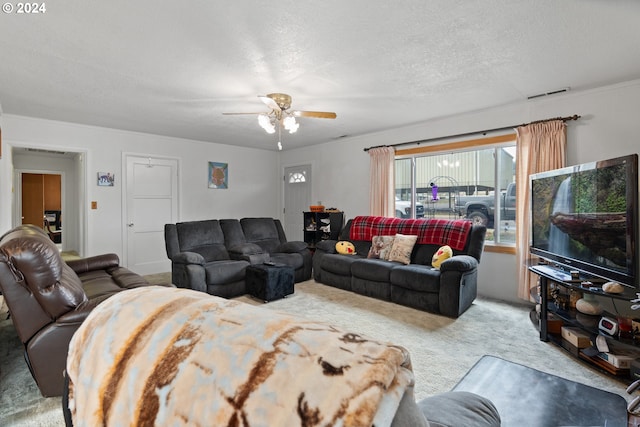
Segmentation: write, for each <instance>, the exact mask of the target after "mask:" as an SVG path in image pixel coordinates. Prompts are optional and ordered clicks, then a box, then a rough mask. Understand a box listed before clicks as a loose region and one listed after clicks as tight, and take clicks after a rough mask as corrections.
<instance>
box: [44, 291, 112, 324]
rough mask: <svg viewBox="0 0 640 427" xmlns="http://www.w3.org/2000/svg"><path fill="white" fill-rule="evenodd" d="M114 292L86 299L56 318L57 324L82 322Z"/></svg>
mask: <svg viewBox="0 0 640 427" xmlns="http://www.w3.org/2000/svg"><path fill="white" fill-rule="evenodd" d="M112 295H113V293H110V294H106V295H100V296H99V297H97V298H92V299H90V300H86V301H85V302H83V303H81V304H80V305H78V306H77V307H76V308H75V309H73V310H71V311H68V312H67V313H64V314H63V315H62V316H60V317H58V318H57V319H56V323H57V324H59V325H60V324H69V323H71V324H73V323H78V324H80V323H82V322H83V321H84V319H86V318H87V316H88V315H89V313H91V311H92V310H93V309H94V308H96V307H97V306H98V304H100V303H101V302H103V301H104V300H106V299H107V298H109V297H110V296H112Z"/></svg>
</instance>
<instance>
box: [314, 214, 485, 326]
mask: <svg viewBox="0 0 640 427" xmlns="http://www.w3.org/2000/svg"><path fill="white" fill-rule="evenodd" d="M354 224H355V226H356V227H359V228H358V230H356V232H355V233H354V229H353V227H354ZM372 225H374V226H372ZM416 230H419V231H418V232H416V233H417V234H418V235H419V236H418V243H416V244H415V246H414V247H413V251H412V253H411V259H410V263H409V264H407V265H405V264H402V263H399V262H395V261H387V260H384V259H370V258H368V257H367V256H368V253H369V250H370V249H371V243H372V239H371V236H372V235H375V234H376V233H380V234H379V235H390V236H393V235H395V234H396V232H398V233H402V232H405V233H406V234H414V233H413V232H414V231H416ZM407 231H408V232H407ZM485 234H486V227H485V226H483V225H472V224H471V223H470V222H468V221H464V220H434V219H421V220H415V219H399V218H384V217H366V216H361V217H356V218H354V219H351V220H349V221H348V222H347V224H346V225H345V227H344V228H343V229H342V230H341V232H340V237H339V239H340V240H342V241H350V242H351V243H353V245H354V246H355V249H356V254H355V255H341V254H338V253H337V251H336V248H335V245H336V243H337V241H335V240H325V241H322V242H319V243H318V244H317V245H316V252H315V254H314V257H313V277H314V279H315V280H316V282H319V283H324V284H326V285H331V286H335V287H338V288H342V289H345V290H349V291H353V292H356V293H359V294H362V295H366V296H370V297H374V298H378V299H382V300H385V301H392V302H395V303H397V304H401V305H405V306H408V307H413V308H417V309H419V310H423V311H428V312H431V313H437V314H443V315H445V316H449V317H458V316H460V315H461V314H462V313H464V312H465V311H466V310H467V309H468V308H469V307H470V306H471V303H472V302H473V300H474V299H475V298H476V295H477V273H478V270H477V267H478V263H479V262H480V256H481V255H482V251H483V248H484V238H485ZM364 235H366V236H368V238H367V239H363V238H362V236H364ZM451 237H455V239H454V240H455V242H454V241H453V240H452V239H450V238H451ZM429 239H430V240H429ZM440 239H441V240H440ZM421 241H424V242H428V243H420V242H421ZM446 244H449V245H452V246H453V247H452V249H453V255H454V256H453V257H451V258H449V259H448V260H446V261H444V262H443V263H442V265H441V266H440V269H435V268H433V267H432V266H431V260H432V257H433V254H434V253H435V252H436V251H437V250H438V249H439V248H440V246H443V245H446Z"/></svg>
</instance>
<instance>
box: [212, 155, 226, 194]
mask: <svg viewBox="0 0 640 427" xmlns="http://www.w3.org/2000/svg"><path fill="white" fill-rule="evenodd" d="M209 188H223V189H224V188H229V164H228V163H218V162H209Z"/></svg>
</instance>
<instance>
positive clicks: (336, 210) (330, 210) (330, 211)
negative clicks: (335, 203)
mask: <svg viewBox="0 0 640 427" xmlns="http://www.w3.org/2000/svg"><path fill="white" fill-rule="evenodd" d="M324 211H325V212H328V213H340V212H342V211H341V210H340V209H338V208H326V209H325V210H324Z"/></svg>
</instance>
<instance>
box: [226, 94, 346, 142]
mask: <svg viewBox="0 0 640 427" xmlns="http://www.w3.org/2000/svg"><path fill="white" fill-rule="evenodd" d="M258 98H260V100H261V101H262V102H264V103H265V105H266V106H267V107H269V108H270V109H271V111H269V112H259V113H222V114H224V115H240V114H256V115H257V116H258V123H259V124H260V126H261V127H262V128H263V129H264V130H265V131H266V132H267V133H275V131H276V128H277V129H278V131H280V129H281V128H282V127H284V128H285V129H286V130H288V131H289V133H294V132H295V131H297V130H298V127H299V126H300V125H299V123H298V122H296V117H312V118H316V119H335V118H336V117H337V116H336V113H333V112H329V111H301V110H291V96H289V95H287V94H286V93H269V94H267V95H264V96H258ZM281 147H282V146H281V144H280V141H278V148H279V149H282V148H281Z"/></svg>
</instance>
